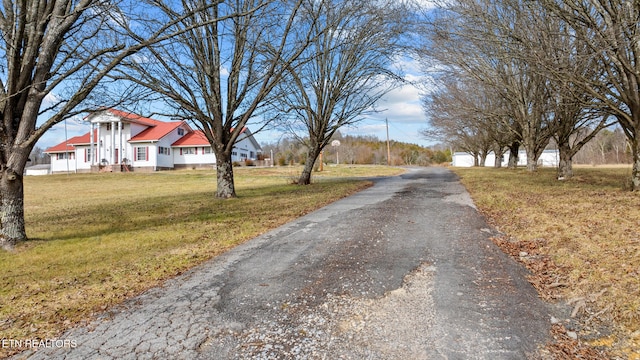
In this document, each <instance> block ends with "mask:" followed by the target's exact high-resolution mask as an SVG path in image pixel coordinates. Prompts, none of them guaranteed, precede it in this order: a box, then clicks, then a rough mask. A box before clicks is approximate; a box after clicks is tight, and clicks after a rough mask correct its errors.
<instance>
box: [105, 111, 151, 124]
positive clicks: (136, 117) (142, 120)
mask: <svg viewBox="0 0 640 360" xmlns="http://www.w3.org/2000/svg"><path fill="white" fill-rule="evenodd" d="M105 111H108V112H110V113H111V114H113V115H115V116H118V117H120V118H122V119H124V120H127V121H129V122H135V123H139V124H143V125H148V126H155V125H157V124H158V123H159V122H162V121H159V120H155V119H151V118H146V117H143V116H140V115H136V114H132V113H128V112H126V111H122V110H117V109H107V110H105Z"/></svg>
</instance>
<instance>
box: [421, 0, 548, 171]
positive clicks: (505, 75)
mask: <svg viewBox="0 0 640 360" xmlns="http://www.w3.org/2000/svg"><path fill="white" fill-rule="evenodd" d="M536 16H538V15H537V14H536V13H535V11H532V9H531V8H529V7H527V6H525V5H524V4H523V2H521V1H518V0H513V1H508V0H506V1H497V2H496V1H491V0H458V1H447V2H445V8H444V9H443V10H441V11H440V12H438V16H436V17H435V19H434V21H433V22H431V23H429V25H430V26H429V27H428V28H427V29H428V30H427V32H426V33H427V34H429V35H428V36H429V38H428V41H427V42H426V47H425V51H424V53H425V54H426V55H427V56H428V57H429V58H431V59H436V60H437V61H438V62H439V63H440V64H443V65H445V66H447V67H448V69H449V74H450V75H451V76H456V77H459V76H461V74H462V76H466V77H469V78H474V79H476V81H478V82H480V83H482V84H483V88H482V91H489V92H492V93H493V94H494V95H492V97H493V96H497V97H498V98H499V99H500V102H501V104H502V109H503V110H505V116H502V117H501V118H502V119H503V121H504V124H505V125H507V126H510V130H511V132H512V133H513V134H514V138H515V139H516V140H515V141H513V142H512V144H513V145H515V144H520V145H522V146H523V147H524V148H525V150H526V151H527V169H529V170H530V171H533V170H535V169H536V167H537V160H538V158H539V156H540V155H541V154H542V151H543V150H544V149H545V147H546V146H547V144H548V142H549V139H550V138H551V136H552V134H553V130H554V129H553V127H552V122H551V119H552V115H551V113H550V111H549V104H548V103H549V99H550V96H551V94H550V93H549V88H548V87H547V86H546V85H547V81H548V80H547V78H546V77H545V76H544V75H543V74H541V72H540V71H539V68H538V67H536V66H535V63H531V62H530V57H531V48H530V46H529V44H531V43H532V42H533V41H534V40H533V39H531V36H532V34H535V32H534V31H533V29H532V27H533V26H532V24H534V23H533V22H532V21H531V19H532V18H535V17H536ZM512 150H517V149H512ZM511 154H512V155H513V154H514V152H513V151H511Z"/></svg>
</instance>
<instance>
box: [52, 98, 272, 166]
mask: <svg viewBox="0 0 640 360" xmlns="http://www.w3.org/2000/svg"><path fill="white" fill-rule="evenodd" d="M87 120H88V121H89V123H90V124H91V129H90V131H89V132H88V133H86V134H84V135H82V136H76V137H73V138H70V139H68V140H67V141H65V142H62V143H60V144H58V145H56V146H53V147H51V148H49V149H47V150H46V151H45V153H47V154H49V155H50V156H51V172H52V173H59V172H97V171H100V170H102V171H105V170H106V171H156V170H167V169H178V168H200V167H212V166H213V165H215V163H216V157H215V154H214V153H213V151H212V148H211V145H210V144H209V141H208V140H207V138H206V137H205V136H204V134H203V133H202V132H201V131H199V130H193V129H192V128H191V127H190V126H189V124H188V123H187V122H186V121H170V122H164V121H160V120H155V119H151V118H145V117H142V116H139V115H135V114H130V113H127V112H124V111H120V110H115V109H106V110H103V111H100V112H97V113H94V114H91V115H89V116H88V117H87ZM260 152H261V149H260V145H259V144H258V143H257V141H256V140H255V138H254V137H253V135H252V134H251V131H249V129H248V128H244V129H243V132H242V135H241V136H240V140H238V141H237V142H236V144H235V145H234V148H233V152H232V158H231V159H232V161H238V162H240V161H246V160H255V159H256V158H257V156H258V153H260Z"/></svg>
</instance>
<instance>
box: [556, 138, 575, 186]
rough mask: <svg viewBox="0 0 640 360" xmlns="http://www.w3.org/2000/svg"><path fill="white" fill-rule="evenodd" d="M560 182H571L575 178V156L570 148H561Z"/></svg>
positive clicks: (559, 148)
mask: <svg viewBox="0 0 640 360" xmlns="http://www.w3.org/2000/svg"><path fill="white" fill-rule="evenodd" d="M558 151H559V153H560V155H559V156H560V162H559V163H558V180H569V179H571V177H572V176H573V155H572V152H571V149H570V148H568V146H559V147H558Z"/></svg>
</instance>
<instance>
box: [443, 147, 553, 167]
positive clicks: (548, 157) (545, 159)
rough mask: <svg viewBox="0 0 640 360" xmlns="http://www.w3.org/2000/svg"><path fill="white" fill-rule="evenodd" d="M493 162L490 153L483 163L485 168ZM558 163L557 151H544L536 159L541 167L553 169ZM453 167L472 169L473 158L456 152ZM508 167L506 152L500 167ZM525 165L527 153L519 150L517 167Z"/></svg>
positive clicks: (493, 159) (491, 153)
mask: <svg viewBox="0 0 640 360" xmlns="http://www.w3.org/2000/svg"><path fill="white" fill-rule="evenodd" d="M494 161H495V155H494V153H493V152H490V153H489V154H488V155H487V159H486V161H485V166H493V165H494ZM558 163H559V155H558V150H545V151H543V152H542V155H540V158H539V159H538V165H539V166H542V167H553V166H558ZM452 165H453V166H457V167H472V166H473V156H472V155H470V154H468V153H463V152H456V153H454V154H453V161H452ZM507 165H509V152H508V151H507V152H506V153H505V154H504V155H503V157H502V166H507ZM526 165H527V153H526V151H524V150H520V151H519V152H518V166H526Z"/></svg>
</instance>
